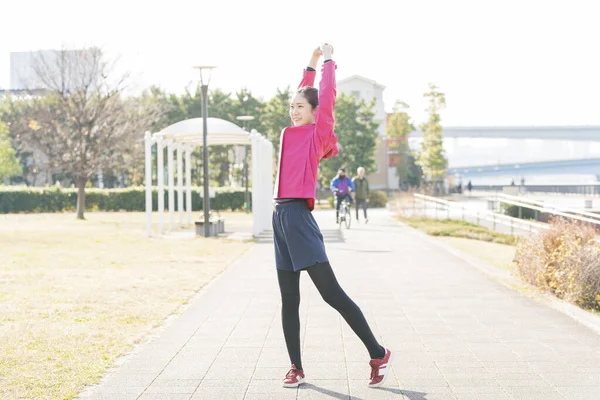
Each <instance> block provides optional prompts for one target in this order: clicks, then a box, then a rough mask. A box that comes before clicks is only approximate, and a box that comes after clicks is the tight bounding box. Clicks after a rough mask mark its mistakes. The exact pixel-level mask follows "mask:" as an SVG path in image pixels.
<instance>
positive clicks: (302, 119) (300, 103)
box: [290, 94, 315, 126]
mask: <svg viewBox="0 0 600 400" xmlns="http://www.w3.org/2000/svg"><path fill="white" fill-rule="evenodd" d="M290 118H291V119H292V124H293V125H294V126H302V125H309V124H314V123H315V110H313V109H312V106H311V105H310V104H309V102H308V101H307V100H306V97H304V96H303V95H301V94H297V95H296V96H294V98H293V99H292V103H291V104H290Z"/></svg>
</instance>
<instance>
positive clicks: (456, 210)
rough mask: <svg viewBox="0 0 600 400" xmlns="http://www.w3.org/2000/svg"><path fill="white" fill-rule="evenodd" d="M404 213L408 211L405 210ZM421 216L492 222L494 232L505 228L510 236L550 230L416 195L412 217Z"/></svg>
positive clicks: (535, 223) (537, 224)
mask: <svg viewBox="0 0 600 400" xmlns="http://www.w3.org/2000/svg"><path fill="white" fill-rule="evenodd" d="M404 211H405V212H406V211H408V210H406V209H405V210H404ZM419 214H422V215H423V217H430V214H431V216H433V217H434V218H435V219H461V220H463V221H466V220H467V219H469V218H468V217H471V218H470V219H471V220H473V222H475V223H476V224H477V225H484V224H482V223H481V222H482V221H487V222H490V223H491V225H492V230H494V231H495V230H497V226H498V225H502V226H505V227H507V228H509V230H510V234H514V233H515V230H516V229H517V230H521V231H528V232H538V231H540V230H545V229H548V226H547V225H546V224H543V223H540V222H534V221H528V220H523V219H519V218H514V217H511V216H508V215H504V214H499V213H496V212H493V211H487V210H473V209H470V208H469V207H465V205H464V204H461V203H457V202H452V201H448V200H443V199H438V198H436V197H431V196H425V195H422V194H418V193H415V194H414V195H413V205H412V215H413V216H417V215H419Z"/></svg>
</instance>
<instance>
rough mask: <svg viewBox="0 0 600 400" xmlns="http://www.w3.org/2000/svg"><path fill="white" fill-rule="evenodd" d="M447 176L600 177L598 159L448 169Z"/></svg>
mask: <svg viewBox="0 0 600 400" xmlns="http://www.w3.org/2000/svg"><path fill="white" fill-rule="evenodd" d="M448 174H450V175H455V176H459V175H460V176H461V177H463V178H466V179H469V178H474V177H496V176H509V175H511V176H512V175H524V176H527V175H556V174H563V175H579V174H585V175H600V158H588V159H579V160H557V161H542V162H529V163H508V164H498V165H476V166H468V167H456V168H448Z"/></svg>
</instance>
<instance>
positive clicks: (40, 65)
mask: <svg viewBox="0 0 600 400" xmlns="http://www.w3.org/2000/svg"><path fill="white" fill-rule="evenodd" d="M100 55H101V52H100V49H98V48H89V49H77V50H40V51H24V52H11V53H10V88H9V89H10V90H11V91H21V90H26V89H27V90H39V89H48V87H47V85H45V84H44V82H43V80H42V79H41V78H40V74H42V75H44V76H46V79H47V80H52V81H53V82H55V84H56V85H59V84H60V85H64V88H65V90H68V91H69V90H72V89H75V88H76V87H81V85H87V84H88V83H89V82H87V81H88V80H89V79H93V78H95V75H97V72H96V71H97V67H98V63H99V62H100ZM36 69H37V70H38V71H36Z"/></svg>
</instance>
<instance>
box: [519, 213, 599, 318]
mask: <svg viewBox="0 0 600 400" xmlns="http://www.w3.org/2000/svg"><path fill="white" fill-rule="evenodd" d="M515 262H516V264H517V267H518V269H519V272H520V274H521V276H522V277H523V278H524V279H525V280H527V281H528V282H529V283H531V284H533V285H535V286H537V287H539V288H541V289H542V290H544V291H548V292H550V293H553V294H554V295H556V296H557V297H558V298H561V299H565V300H567V301H570V302H572V303H575V304H577V305H579V306H580V307H584V308H590V309H596V310H600V245H599V244H598V243H597V242H596V241H595V230H594V228H593V227H591V226H589V225H585V224H582V223H579V222H577V221H574V222H573V221H569V220H566V219H562V218H557V219H553V220H552V221H551V223H550V229H549V230H546V231H542V232H540V233H537V234H534V235H531V236H529V237H528V238H525V239H523V240H521V241H519V243H518V245H517V253H516V256H515Z"/></svg>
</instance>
